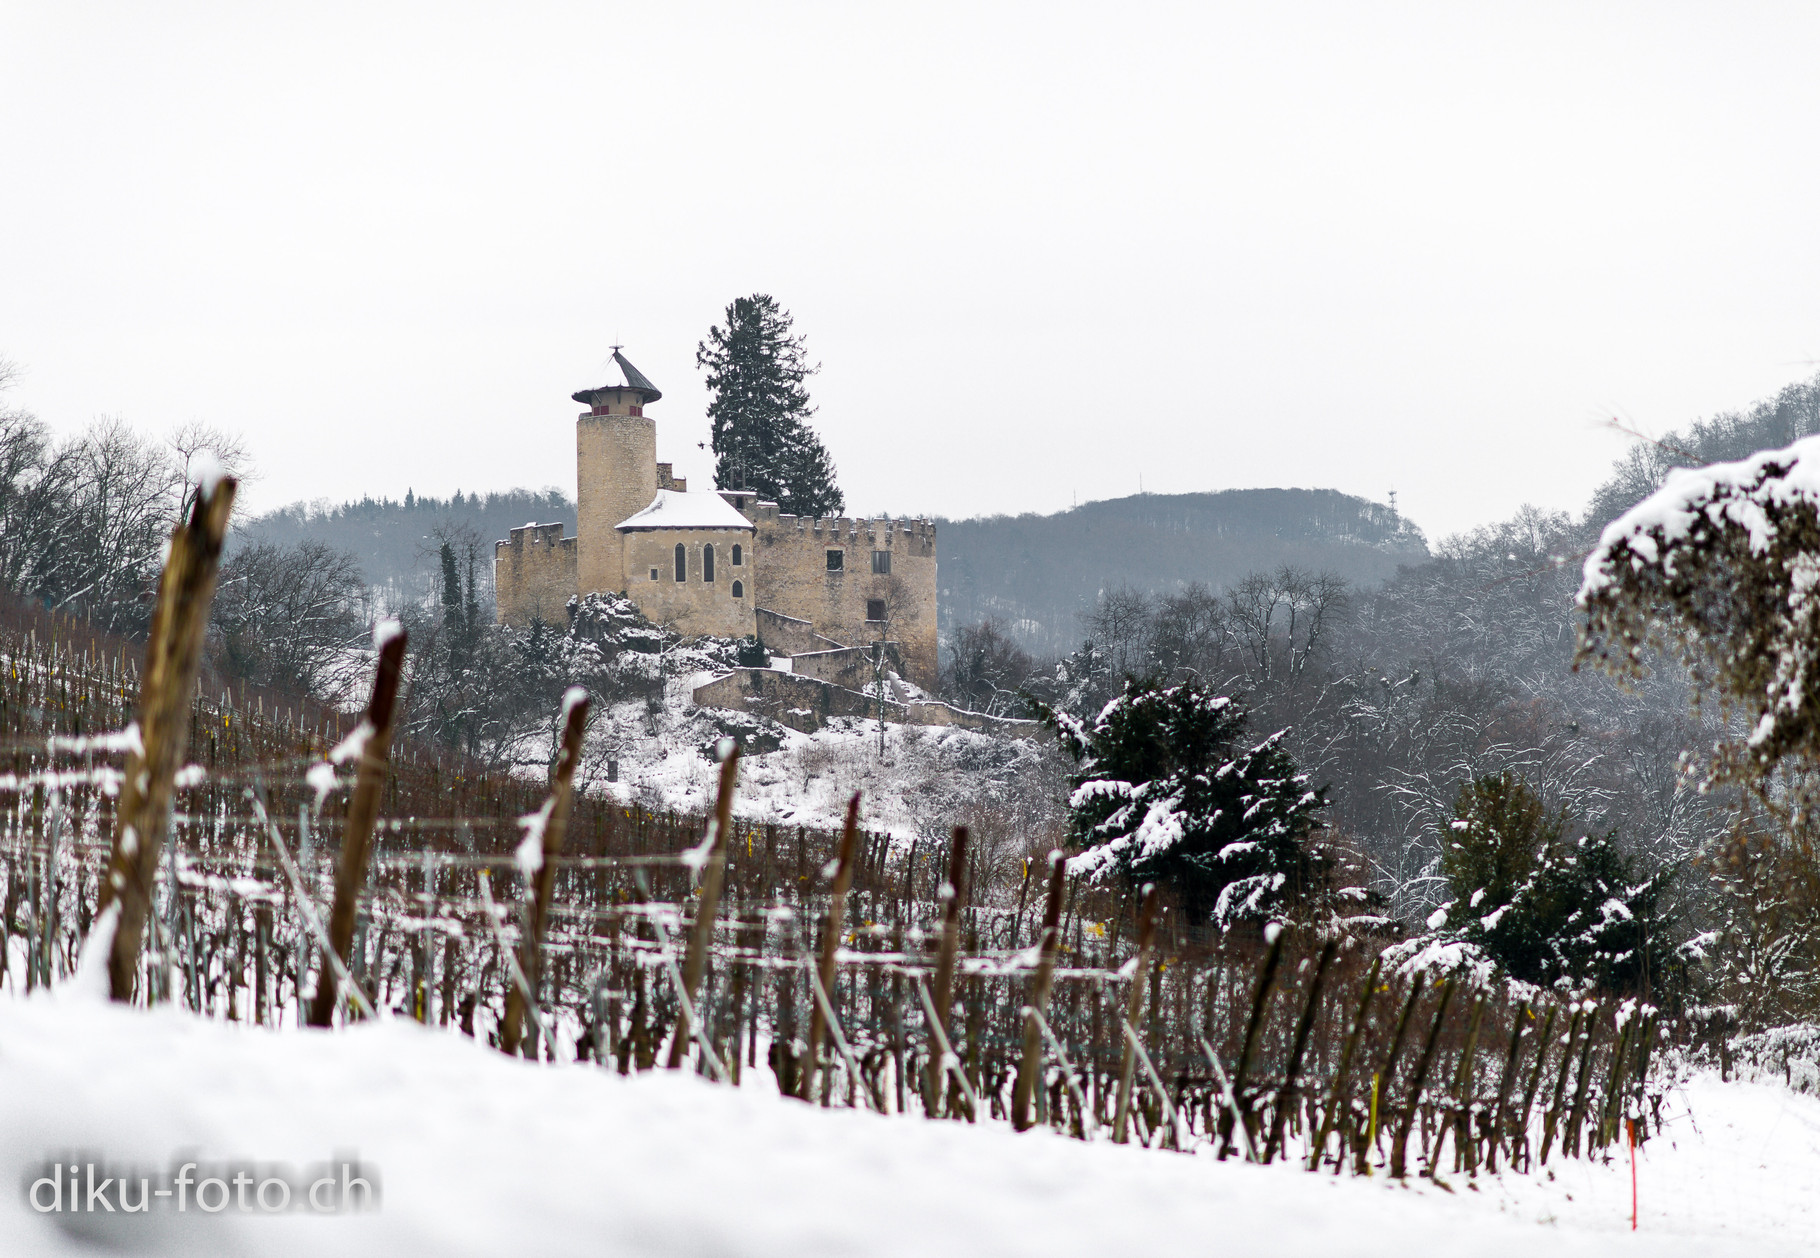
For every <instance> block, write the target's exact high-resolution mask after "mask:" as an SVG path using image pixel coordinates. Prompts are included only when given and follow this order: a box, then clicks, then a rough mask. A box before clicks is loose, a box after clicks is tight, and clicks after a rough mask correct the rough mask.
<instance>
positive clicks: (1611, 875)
mask: <svg viewBox="0 0 1820 1258" xmlns="http://www.w3.org/2000/svg"><path fill="white" fill-rule="evenodd" d="M1572 822H1573V818H1572V817H1571V816H1570V815H1569V814H1568V812H1567V811H1566V810H1565V809H1559V810H1555V811H1550V810H1549V809H1548V808H1547V807H1545V806H1544V804H1543V803H1542V800H1541V799H1540V798H1539V797H1538V796H1537V795H1536V793H1535V791H1534V790H1533V789H1532V788H1531V787H1530V786H1529V784H1528V783H1527V782H1525V781H1524V780H1523V779H1522V778H1521V777H1519V776H1518V775H1516V774H1514V773H1502V774H1498V775H1496V776H1492V777H1481V778H1477V779H1475V780H1473V781H1471V782H1467V783H1465V784H1464V785H1462V786H1461V787H1460V794H1459V798H1458V801H1457V802H1456V804H1455V818H1454V820H1453V823H1452V825H1451V827H1450V833H1449V835H1448V839H1447V844H1446V847H1445V849H1444V850H1443V852H1442V854H1441V873H1442V875H1443V876H1445V877H1446V879H1447V882H1448V885H1449V887H1450V888H1451V889H1452V891H1453V894H1454V899H1453V901H1452V902H1451V903H1450V904H1448V905H1447V906H1446V908H1445V909H1443V910H1441V912H1440V913H1439V914H1437V916H1436V918H1435V919H1433V922H1434V929H1436V930H1437V931H1438V932H1439V933H1440V935H1441V937H1442V938H1446V939H1460V940H1464V941H1466V942H1468V943H1471V944H1474V945H1476V946H1477V947H1479V948H1480V949H1482V950H1483V951H1484V953H1485V955H1487V956H1489V957H1490V958H1491V959H1492V960H1494V961H1496V962H1497V963H1498V964H1499V965H1501V966H1502V967H1503V968H1504V969H1505V971H1506V972H1507V973H1509V974H1510V975H1511V976H1512V977H1513V978H1518V979H1521V980H1523V981H1524V982H1529V983H1540V984H1562V985H1565V986H1567V987H1568V988H1570V989H1571V988H1577V987H1579V986H1580V985H1582V984H1587V983H1591V984H1594V985H1597V986H1599V987H1603V988H1606V989H1608V990H1616V991H1625V992H1639V993H1643V994H1655V995H1660V994H1662V992H1663V990H1664V988H1666V987H1669V986H1672V985H1673V984H1674V983H1675V982H1677V981H1678V979H1679V977H1680V975H1681V971H1682V969H1683V965H1682V962H1681V960H1680V958H1679V957H1678V955H1677V953H1676V950H1675V947H1674V943H1675V939H1676V937H1677V930H1676V926H1675V921H1674V914H1673V912H1672V910H1671V909H1670V907H1669V906H1668V905H1667V903H1666V899H1667V891H1668V886H1669V883H1670V881H1671V880H1672V878H1673V876H1674V869H1673V867H1672V866H1670V867H1668V868H1664V869H1662V870H1658V871H1657V872H1656V873H1655V874H1654V875H1652V876H1648V877H1643V876H1639V875H1638V873H1637V872H1636V870H1635V869H1634V868H1633V864H1632V862H1631V861H1630V860H1629V859H1628V858H1627V857H1626V856H1625V855H1624V853H1623V852H1621V851H1619V849H1618V844H1617V835H1616V833H1615V832H1613V833H1606V834H1601V835H1593V834H1589V835H1584V836H1583V837H1581V838H1579V839H1574V840H1570V839H1569V838H1568V837H1567V836H1568V834H1569V833H1570V826H1571V825H1572Z"/></svg>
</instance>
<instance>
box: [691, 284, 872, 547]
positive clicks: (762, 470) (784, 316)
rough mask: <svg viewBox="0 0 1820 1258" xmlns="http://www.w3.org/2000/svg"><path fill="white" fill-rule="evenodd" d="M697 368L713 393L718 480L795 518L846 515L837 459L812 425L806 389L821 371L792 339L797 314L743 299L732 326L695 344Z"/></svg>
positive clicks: (767, 300) (758, 298)
mask: <svg viewBox="0 0 1820 1258" xmlns="http://www.w3.org/2000/svg"><path fill="white" fill-rule="evenodd" d="M695 365H696V366H698V367H701V368H702V369H704V370H705V371H706V372H707V373H708V390H709V392H710V393H711V394H712V395H713V400H712V401H710V402H709V403H708V421H709V424H710V432H711V434H712V444H713V448H714V453H715V455H716V462H715V465H714V483H715V484H716V485H717V486H719V487H720V488H722V489H752V490H756V491H757V492H758V494H759V496H760V497H761V498H767V499H771V500H773V501H775V502H776V503H777V504H778V506H779V507H781V508H782V509H783V510H784V511H786V512H789V513H790V514H792V515H803V516H828V515H839V514H840V513H841V511H842V509H843V508H844V507H845V506H846V499H845V498H843V497H842V496H841V491H840V486H839V485H838V484H836V483H835V478H834V460H833V459H831V458H829V457H828V451H827V450H826V449H825V448H824V447H823V446H822V443H821V439H820V438H819V437H817V436H816V435H815V433H814V431H813V430H812V429H811V428H810V427H809V417H810V416H812V415H814V414H815V408H814V407H813V406H811V405H810V404H809V391H808V390H807V389H805V388H804V387H803V381H804V380H806V379H808V378H809V377H810V376H811V375H813V374H814V373H815V372H816V370H817V368H815V367H812V366H810V365H809V361H808V356H807V354H806V353H805V352H804V349H803V338H802V337H801V336H795V335H792V334H791V323H790V312H789V311H787V310H784V309H783V308H781V307H780V306H779V305H778V304H777V299H776V298H774V297H771V296H769V295H768V294H765V293H754V294H752V296H750V297H740V298H736V299H735V300H734V301H733V302H732V304H731V305H729V306H728V307H727V312H726V326H725V327H719V326H716V327H711V328H709V329H708V339H707V340H705V341H703V342H702V343H701V344H699V345H697V346H696V347H695Z"/></svg>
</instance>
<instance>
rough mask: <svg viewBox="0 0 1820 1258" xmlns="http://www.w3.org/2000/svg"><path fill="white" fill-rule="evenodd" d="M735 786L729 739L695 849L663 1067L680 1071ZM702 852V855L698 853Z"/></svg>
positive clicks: (735, 756)
mask: <svg viewBox="0 0 1820 1258" xmlns="http://www.w3.org/2000/svg"><path fill="white" fill-rule="evenodd" d="M738 783H739V744H738V743H736V742H734V741H733V740H732V739H731V738H728V739H724V740H722V743H721V746H720V794H719V795H718V796H716V797H715V800H714V820H713V821H712V822H711V823H710V825H711V826H712V827H713V831H714V832H713V833H712V834H710V835H708V837H707V838H706V839H705V840H704V841H703V844H702V848H698V849H696V853H697V854H699V859H701V860H702V862H703V863H702V865H701V896H700V898H699V899H698V900H697V901H696V903H695V921H694V923H693V924H692V925H691V926H690V927H689V951H688V953H687V954H686V955H685V956H684V957H683V968H682V981H683V990H684V991H685V992H687V993H688V996H689V1003H688V1004H687V1005H686V1006H685V1007H684V1009H683V1011H682V1012H681V1013H679V1014H678V1015H677V1019H676V1036H675V1038H674V1039H672V1040H671V1041H670V1056H669V1059H668V1060H667V1061H666V1062H665V1063H664V1065H665V1066H666V1067H667V1068H668V1069H671V1070H676V1069H679V1068H681V1066H682V1063H683V1055H684V1054H685V1053H687V1052H688V1050H689V1037H690V1035H691V1034H693V1030H694V1028H693V1027H692V1026H691V1025H690V1023H691V1018H690V1016H689V1015H690V1011H691V1010H692V1009H693V1008H694V1005H695V997H696V994H697V993H698V992H700V991H701V976H702V971H703V970H704V969H705V968H706V967H707V960H708V947H709V945H710V944H712V943H713V942H714V922H715V919H716V918H718V917H719V916H720V889H721V886H722V884H723V883H724V882H725V880H726V873H727V836H728V835H730V834H732V833H733V792H734V790H735V789H736V787H737V786H738ZM703 848H705V849H706V850H705V851H703V850H702V849H703Z"/></svg>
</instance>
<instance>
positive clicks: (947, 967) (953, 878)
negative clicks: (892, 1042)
mask: <svg viewBox="0 0 1820 1258" xmlns="http://www.w3.org/2000/svg"><path fill="white" fill-rule="evenodd" d="M966 881H967V827H966V826H956V827H954V840H953V842H952V843H950V844H949V846H948V881H947V882H946V883H945V884H943V886H942V888H941V897H942V942H941V949H940V951H939V952H937V953H936V957H935V1016H936V1018H937V1019H938V1020H939V1022H940V1023H941V1025H940V1027H939V1028H937V1027H931V1028H930V1031H929V1034H930V1039H931V1041H932V1042H934V1041H935V1040H937V1038H938V1036H937V1032H938V1031H939V1033H940V1034H939V1038H940V1039H943V1040H945V1039H946V1038H947V1035H948V1012H949V1010H951V1009H953V1008H954V958H955V954H957V953H958V952H959V951H960V947H961V909H962V908H964V907H965V906H966V903H967V894H966ZM943 1051H944V1050H942V1049H939V1048H932V1049H931V1050H930V1053H929V1065H928V1068H927V1069H926V1070H925V1071H924V1072H923V1110H924V1112H925V1113H927V1114H928V1115H929V1117H931V1118H936V1117H939V1116H940V1114H941V1110H942V1079H943V1074H944V1073H945V1072H944V1071H943V1069H942V1059H941V1055H942V1052H943Z"/></svg>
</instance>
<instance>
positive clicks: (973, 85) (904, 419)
mask: <svg viewBox="0 0 1820 1258" xmlns="http://www.w3.org/2000/svg"><path fill="white" fill-rule="evenodd" d="M1816 64H1820V6H1814V5H1784V6H1778V5H1754V4H1743V3H1736V2H1728V3H1724V4H1718V3H1714V4H1708V5H1700V6H1688V5H1676V4H1669V3H1663V2H1662V0H1652V2H1650V3H1644V4H1586V3H1584V2H1580V3H1572V4H1563V5H1549V4H1541V3H1533V2H1532V3H1523V4H1511V5H1496V4H1476V3H1475V4H1461V3H1447V4H1434V5H1399V4H1378V3H1368V4H1361V3H1356V2H1355V3H1342V4H1333V5H1298V4H1264V3H1257V2H1256V0H1251V2H1248V3H1243V4H1224V5H1222V4H1209V3H1192V4H1182V5H1164V4H1134V3H1122V4H1117V5H1098V6H1088V5H1070V4H1059V3H1054V2H1049V3H1041V4H1030V5H1012V4H980V3H971V4H962V5H955V6H945V5H939V4H932V3H920V4H916V5H902V6H885V5H856V4H851V3H845V4H828V5H766V4H753V3H741V4H724V5H688V4H679V3H673V2H669V0H665V2H664V3H657V2H649V3H644V4H639V5H625V6H614V5H609V4H603V3H588V4H576V5H562V4H537V3H523V4H513V5H502V4H488V5H472V6H470V5H462V4H454V3H447V2H439V3H435V4H423V5H406V4H385V3H371V2H368V3H362V4H358V5H348V6H340V5H332V4H309V5H296V4H292V5H284V6H280V5H276V4H247V3H232V4H219V5H215V4H208V5H204V4H185V3H178V2H176V0H162V2H161V3H158V4H155V5H146V4H126V3H121V4H80V3H39V4H22V3H14V2H11V0H0V355H4V356H6V357H9V358H11V359H12V360H14V361H15V362H16V363H17V364H18V365H19V366H21V367H22V368H23V369H24V372H25V374H24V376H23V379H22V381H21V383H20V385H19V386H18V388H17V389H16V391H15V395H14V401H16V402H21V403H23V404H24V405H26V406H28V407H30V408H31V409H32V410H34V411H35V412H37V413H38V414H39V415H40V416H42V417H43V418H44V419H46V420H48V421H50V422H51V423H52V424H54V425H55V426H57V427H58V428H59V429H64V430H72V431H73V430H75V429H78V428H80V427H81V426H82V425H84V424H86V423H88V422H89V421H90V420H92V419H93V418H94V417H96V416H99V415H104V414H105V415H121V416H124V417H126V418H127V419H129V420H131V421H133V422H134V423H135V424H138V425H140V426H143V427H145V428H148V429H156V430H161V431H162V430H164V429H167V428H169V427H170V426H172V425H174V424H177V423H179V422H182V421H184V420H189V419H203V420H208V421H211V422H213V423H216V424H220V425H222V426H225V427H229V428H234V429H238V430H241V431H243V432H244V433H245V434H246V436H247V437H248V438H249V439H250V442H251V445H252V447H253V449H254V451H255V453H256V456H257V458H258V460H259V462H260V464H261V467H262V469H263V471H264V474H265V475H264V479H263V480H262V481H261V482H260V483H259V484H258V485H257V486H256V487H254V498H253V503H252V505H254V506H256V507H260V508H263V507H268V506H273V505H277V504H280V503H283V502H286V501H290V500H293V499H297V498H319V497H327V498H332V499H339V498H343V497H348V496H359V495H361V494H365V493H371V494H375V495H380V494H387V495H394V496H402V495H403V493H404V491H405V489H406V488H407V487H413V488H415V489H416V490H417V491H418V492H419V493H426V492H427V493H435V494H446V493H449V492H450V491H452V490H455V489H457V488H460V489H463V490H468V491H472V490H477V489H479V490H484V489H503V488H507V487H511V486H514V485H528V486H532V487H538V486H543V485H557V486H560V487H562V488H564V489H565V490H567V491H568V492H570V493H573V492H574V475H575V467H574V436H573V428H572V424H573V421H574V417H575V414H576V412H577V410H578V409H579V408H578V407H577V406H576V405H575V404H574V403H572V402H571V401H570V400H569V397H568V395H569V394H570V393H571V392H572V391H574V390H575V389H577V388H581V387H584V386H587V385H591V384H594V383H597V380H596V377H597V376H598V375H599V374H600V368H601V366H602V364H603V362H604V360H605V359H606V356H607V352H608V351H607V346H608V345H610V344H612V343H614V342H616V341H617V342H623V343H624V344H625V346H626V354H627V356H628V357H630V358H631V360H632V361H633V362H634V363H636V364H637V365H638V366H639V367H640V368H641V369H642V370H643V371H644V372H645V373H646V374H647V375H648V376H650V377H651V379H652V380H653V381H655V382H656V383H657V385H658V386H659V387H660V388H661V389H663V390H664V393H665V397H664V400H663V401H662V402H660V403H658V404H657V405H656V406H654V407H653V408H652V411H651V413H652V414H653V415H655V416H656V417H657V418H658V420H659V457H660V458H674V459H675V460H676V461H677V462H678V463H679V464H680V465H681V466H680V467H679V471H686V472H687V473H688V474H689V475H690V477H691V481H692V483H693V484H695V485H697V486H705V485H706V483H707V479H708V477H707V472H708V470H709V467H710V463H709V461H708V459H707V456H706V455H705V454H704V453H703V452H701V451H698V450H697V449H696V448H695V443H696V442H698V441H702V440H705V438H706V435H707V434H706V424H705V421H704V419H703V405H704V395H703V390H702V387H701V381H700V375H699V373H698V372H697V370H696V368H695V365H694V348H695V344H696V342H697V341H698V340H700V339H701V337H702V335H703V333H704V332H705V330H706V329H707V327H708V325H709V324H710V323H711V322H714V321H716V320H717V319H718V318H719V317H720V313H721V311H722V309H723V308H724V306H725V305H726V303H727V302H728V301H729V300H730V299H732V298H733V297H735V296H738V295H742V294H747V293H751V292H754V291H764V292H770V293H772V294H774V295H776V296H777V297H778V298H779V299H780V300H781V301H782V302H783V303H784V304H785V306H787V307H788V308H789V309H790V310H791V311H793V312H794V314H795V316H796V320H797V326H798V328H799V329H800V330H801V331H802V332H804V333H806V334H807V336H808V338H809V347H810V350H811V352H812V354H813V355H814V356H815V357H816V358H818V359H819V360H820V361H821V362H822V363H823V364H824V370H823V372H822V373H821V375H819V376H818V377H816V378H815V379H814V381H813V382H812V390H813V393H814V396H815V399H816V401H817V403H818V404H819V406H820V415H819V420H818V422H819V426H820V428H821V431H822V433H823V436H824V439H825V440H826V442H827V444H828V446H829V448H830V450H831V451H832V452H833V454H834V456H835V459H836V461H837V463H838V465H839V469H840V473H841V480H842V484H843V487H844V488H845V489H846V491H847V496H848V503H849V507H850V509H852V510H854V511H856V512H867V513H877V512H884V511H890V512H893V513H905V512H913V511H921V512H941V513H945V514H949V515H970V514H982V513H991V512H998V511H1008V512H1017V511H1029V510H1038V511H1049V510H1055V509H1058V508H1065V507H1067V506H1068V505H1069V504H1070V503H1071V502H1073V501H1075V500H1077V499H1078V500H1081V501H1085V500H1088V499H1091V498H1107V497H1117V496H1121V495H1124V494H1127V493H1131V492H1135V491H1136V490H1137V489H1138V487H1139V479H1140V477H1141V478H1142V484H1143V487H1144V488H1145V489H1148V490H1151V491H1156V492H1184V491H1191V490H1210V489H1221V488H1227V487H1235V486H1265V485H1306V486H1333V487H1337V488H1339V489H1343V490H1347V491H1349V492H1352V493H1357V494H1362V495H1365V496H1368V497H1371V498H1376V499H1380V500H1382V499H1383V498H1384V496H1385V495H1386V493H1387V491H1389V490H1391V489H1393V488H1394V489H1396V490H1398V491H1399V495H1400V501H1401V505H1402V506H1403V508H1404V510H1405V511H1406V512H1407V513H1408V514H1410V515H1411V516H1413V517H1414V518H1415V519H1416V520H1417V521H1418V522H1419V523H1421V524H1422V525H1423V526H1424V527H1426V528H1427V529H1428V530H1429V532H1430V535H1431V536H1438V535H1441V534H1444V533H1447V532H1450V531H1453V530H1456V529H1460V528H1464V527H1470V526H1472V525H1475V524H1479V523H1484V522H1487V521H1490V520H1493V519H1496V518H1499V517H1501V516H1503V515H1505V514H1507V513H1509V512H1510V511H1511V510H1512V509H1514V508H1515V507H1516V506H1517V505H1519V504H1520V503H1522V502H1524V501H1531V502H1537V503H1541V504H1543V505H1547V506H1553V507H1570V508H1577V507H1578V506H1579V505H1581V504H1582V503H1583V501H1584V500H1585V497H1586V494H1587V492H1588V490H1589V489H1590V488H1591V487H1592V486H1593V485H1594V484H1595V483H1596V482H1597V481H1598V480H1599V479H1600V478H1601V477H1602V476H1603V475H1604V473H1605V471H1606V469H1607V467H1608V465H1609V463H1610V460H1611V459H1612V458H1613V457H1614V456H1615V455H1616V454H1618V453H1619V452H1620V451H1621V448H1622V443H1621V441H1620V440H1619V439H1618V438H1616V437H1614V436H1612V435H1611V434H1610V433H1608V432H1604V431H1601V430H1600V429H1599V428H1598V424H1599V422H1600V421H1601V420H1603V419H1606V418H1609V417H1611V416H1614V415H1616V416H1621V417H1623V418H1624V419H1626V420H1627V421H1628V422H1630V423H1632V424H1635V425H1638V426H1641V427H1644V428H1647V429H1651V430H1660V429H1663V428H1667V427H1671V426H1675V425H1679V424H1681V423H1684V422H1686V421H1687V420H1688V419H1690V418H1693V417H1697V416H1701V415H1704V414H1708V413H1711V412H1713V411H1715V410H1720V409H1725V408H1729V407H1733V406H1738V405H1742V404H1744V403H1747V402H1749V401H1750V400H1752V399H1753V398H1755V397H1758V396H1761V395H1763V394H1766V393H1769V392H1773V391H1774V390H1775V389H1776V388H1778V387H1780V386H1781V385H1783V384H1785V383H1787V382H1789V381H1791V380H1795V379H1798V378H1802V377H1805V376H1808V375H1811V374H1813V373H1814V371H1815V370H1816V369H1820V362H1817V361H1816V360H1820V301H1816V300H1815V298H1816V284H1815V279H1816V269H1817V264H1820V213H1817V212H1816V211H1817V210H1820V161H1816V160H1815V157H1816V153H1815V149H1816V147H1817V145H1820V126H1817V124H1820V73H1816V70H1815V66H1816Z"/></svg>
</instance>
